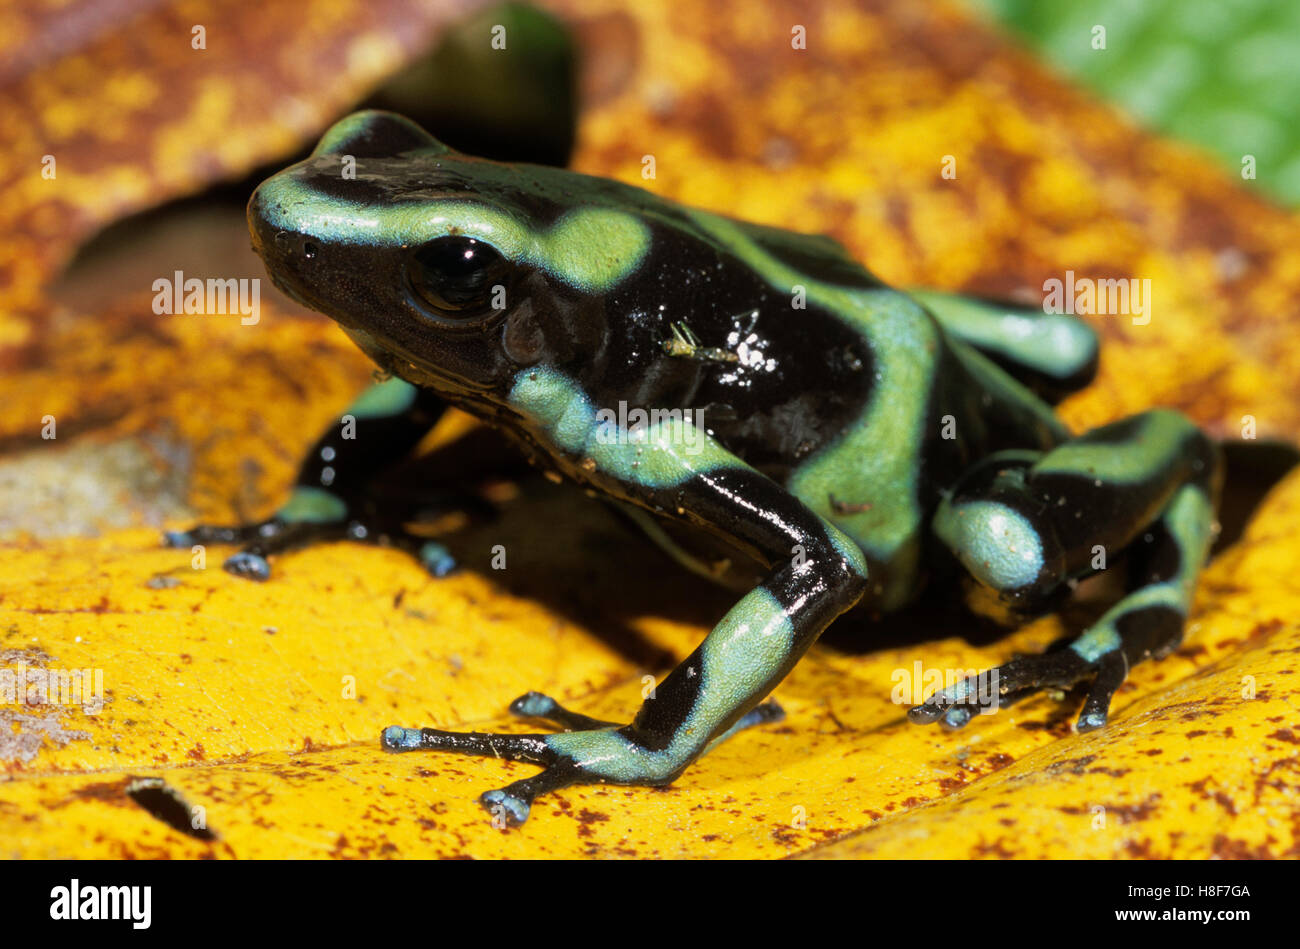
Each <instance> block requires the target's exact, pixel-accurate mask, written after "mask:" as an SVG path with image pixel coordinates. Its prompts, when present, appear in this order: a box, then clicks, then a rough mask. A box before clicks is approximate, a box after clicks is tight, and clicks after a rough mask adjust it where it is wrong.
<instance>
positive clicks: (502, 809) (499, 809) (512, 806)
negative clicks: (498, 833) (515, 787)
mask: <svg viewBox="0 0 1300 949" xmlns="http://www.w3.org/2000/svg"><path fill="white" fill-rule="evenodd" d="M478 802H479V803H480V804H482V805H483V809H484V810H486V811H487V812H488V813H489V814H491V815H492V817H493V819H496V818H503V819H504V820H505V822H506V823H507V824H512V825H514V826H516V827H517V826H518V825H520V824H522V823H523V822H524V821H526V820H528V814H529V812H530V811H532V808H533V802H532V799H531V798H528V799H525V798H523V797H520V796H519V795H518V794H512V793H511V792H510V789H509V788H500V789H498V790H495V791H486V792H484V793H483V794H481V795H480V796H479V799H478Z"/></svg>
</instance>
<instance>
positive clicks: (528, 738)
mask: <svg viewBox="0 0 1300 949" xmlns="http://www.w3.org/2000/svg"><path fill="white" fill-rule="evenodd" d="M510 711H511V712H513V713H515V714H516V715H520V716H523V717H526V718H539V719H543V720H545V721H549V722H553V723H554V724H556V725H559V726H560V727H561V728H564V729H566V730H565V731H562V732H557V733H554V734H550V735H501V734H494V733H491V732H448V731H442V730H441V729H437V728H403V727H401V726H400V725H390V726H389V727H388V728H385V729H384V731H383V735H382V737H381V739H380V743H381V745H382V746H383V748H384V750H385V751H392V752H402V751H452V752H458V753H460V754H465V755H476V756H479V757H487V758H504V759H506V760H507V761H527V762H529V763H530V764H539V765H543V766H544V768H545V770H543V771H542V772H541V773H540V774H535V775H533V776H531V777H528V778H524V779H523V780H520V781H515V782H514V783H513V784H509V785H507V786H506V787H504V788H498V789H496V790H492V791H488V792H486V793H484V794H483V795H482V796H480V797H479V803H480V804H481V805H482V806H483V807H484V809H486V810H487V811H488V812H489V813H491V814H492V816H493V817H494V818H499V819H502V820H504V821H505V823H507V824H515V825H518V824H522V823H523V822H524V821H526V820H527V819H528V814H529V811H530V809H531V808H532V803H533V800H534V799H535V798H536V797H537V796H538V795H539V794H545V793H547V792H548V791H555V790H558V789H560V788H564V787H568V786H569V785H571V784H590V783H600V782H606V781H608V782H610V783H615V784H643V785H652V786H653V785H663V784H668V783H670V782H671V781H672V780H673V779H674V778H675V777H676V776H677V774H678V773H680V771H681V770H682V768H684V767H685V766H686V764H687V763H688V762H689V760H690V759H689V758H685V759H684V760H678V756H675V755H674V754H673V753H672V752H671V751H669V750H667V749H651V748H647V747H645V746H644V745H642V744H640V743H639V742H637V741H636V740H635V739H633V738H632V737H631V736H630V735H629V734H628V731H629V729H630V727H631V726H627V727H624V728H619V727H618V726H616V725H615V724H613V723H612V722H606V721H602V720H601V719H597V718H592V717H590V716H588V715H583V714H581V713H579V712H573V711H570V710H569V709H566V708H564V707H563V706H562V705H560V704H559V703H558V702H556V701H555V700H554V699H553V698H551V697H550V696H548V695H543V694H541V693H540V692H529V693H527V694H525V695H521V696H520V697H519V698H517V699H515V700H514V701H513V702H511V703H510ZM784 717H785V713H784V712H783V711H782V709H781V706H779V705H777V704H776V702H774V701H768V702H765V703H763V704H762V705H759V706H757V707H756V708H754V709H752V710H751V711H749V712H748V713H746V714H745V715H744V716H742V717H741V718H740V719H739V720H738V721H737V722H736V723H735V724H734V725H732V726H731V728H729V729H727V731H726V732H724V733H723V734H722V735H720V736H718V737H717V738H716V739H714V740H713V741H712V742H711V743H710V744H709V746H708V747H709V748H713V747H715V746H716V745H718V744H720V743H721V742H723V741H726V740H727V739H728V738H730V737H731V736H732V735H734V734H735V733H736V732H738V731H740V730H741V729H744V728H749V727H751V726H753V725H759V724H764V723H767V722H775V721H780V720H781V719H782V718H784Z"/></svg>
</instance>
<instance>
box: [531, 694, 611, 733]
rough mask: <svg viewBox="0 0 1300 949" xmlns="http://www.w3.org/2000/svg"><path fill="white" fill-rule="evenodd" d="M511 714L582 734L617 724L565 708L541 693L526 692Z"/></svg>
mask: <svg viewBox="0 0 1300 949" xmlns="http://www.w3.org/2000/svg"><path fill="white" fill-rule="evenodd" d="M510 712H511V714H513V715H518V716H520V717H521V718H539V719H541V720H542V721H546V722H551V723H552V724H555V725H558V726H559V727H560V728H563V729H564V730H565V731H571V732H580V731H589V730H591V729H593V728H615V727H617V723H615V722H607V721H604V720H602V719H599V718H592V717H591V716H590V715H583V714H582V713H581V712H573V711H570V710H569V709H567V708H565V707H564V706H563V705H561V704H560V703H559V702H557V701H555V699H553V698H551V697H550V696H549V695H543V694H542V693H541V692H526V693H524V694H523V695H521V696H519V698H517V699H515V700H514V701H513V702H511V703H510Z"/></svg>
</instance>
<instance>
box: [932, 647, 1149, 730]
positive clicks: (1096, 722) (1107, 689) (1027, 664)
mask: <svg viewBox="0 0 1300 949" xmlns="http://www.w3.org/2000/svg"><path fill="white" fill-rule="evenodd" d="M1127 674H1128V663H1127V662H1126V661H1125V659H1124V653H1123V652H1122V651H1116V652H1114V653H1110V654H1108V655H1106V656H1103V657H1101V658H1100V659H1098V660H1096V661H1089V660H1088V659H1085V658H1084V657H1083V656H1081V655H1080V654H1079V653H1078V652H1076V651H1075V650H1074V649H1061V650H1058V651H1056V652H1050V653H1045V654H1043V655H1040V656H1019V657H1017V658H1015V659H1012V660H1011V661H1010V662H1008V663H1006V664H1004V665H1001V666H998V667H997V668H995V669H990V670H989V671H987V672H982V673H980V674H979V675H976V676H971V677H969V678H966V679H963V680H961V681H960V682H957V683H954V684H953V685H951V686H949V687H948V688H946V689H940V690H939V691H938V692H936V693H934V695H932V696H930V697H929V698H928V699H926V700H925V701H924V702H922V703H921V704H920V705H917V706H916V707H914V708H912V709H911V710H909V711H908V713H907V717H908V718H909V719H911V720H912V721H913V722H915V723H916V724H918V725H927V724H929V723H931V722H942V723H943V725H944V726H946V727H948V728H961V727H963V726H964V725H966V724H967V723H968V722H969V721H970V720H971V718H973V717H974V716H975V715H977V714H981V713H992V712H994V711H997V710H998V709H1000V708H1005V707H1006V706H1009V705H1011V704H1013V703H1015V702H1018V701H1019V700H1021V699H1023V698H1025V697H1027V696H1029V695H1032V694H1034V693H1035V692H1039V691H1042V690H1044V689H1070V688H1073V687H1074V686H1075V685H1076V684H1078V683H1079V682H1082V681H1084V680H1086V679H1091V680H1092V684H1091V686H1090V687H1089V689H1088V696H1087V698H1086V699H1085V700H1084V705H1083V712H1082V714H1081V715H1080V716H1079V724H1078V729H1079V731H1088V730H1089V729H1092V728H1100V727H1101V726H1102V725H1104V724H1105V723H1106V715H1107V710H1108V709H1109V708H1110V701H1111V698H1112V697H1113V696H1114V694H1115V690H1116V689H1118V688H1119V687H1120V685H1121V684H1122V683H1123V681H1124V677H1125V676H1126V675H1127Z"/></svg>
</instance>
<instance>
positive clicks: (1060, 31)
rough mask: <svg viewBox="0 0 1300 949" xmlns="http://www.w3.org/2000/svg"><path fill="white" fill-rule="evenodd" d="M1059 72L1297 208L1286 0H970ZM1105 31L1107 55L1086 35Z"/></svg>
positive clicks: (1297, 11) (1297, 125)
mask: <svg viewBox="0 0 1300 949" xmlns="http://www.w3.org/2000/svg"><path fill="white" fill-rule="evenodd" d="M970 2H971V3H972V4H973V5H975V6H976V7H978V8H979V9H982V10H983V11H985V12H986V13H988V14H990V15H991V16H993V17H994V18H996V19H998V20H1000V21H1001V22H1002V23H1003V24H1004V25H1005V26H1007V27H1009V28H1010V29H1011V30H1013V31H1014V32H1016V33H1018V34H1019V35H1020V36H1022V37H1023V38H1024V39H1025V40H1027V41H1028V42H1029V44H1030V45H1031V46H1032V47H1033V48H1034V49H1036V50H1037V51H1038V52H1039V53H1040V54H1041V55H1042V56H1043V58H1044V59H1046V60H1047V61H1048V62H1050V63H1051V64H1052V65H1053V66H1055V67H1056V68H1057V69H1060V70H1062V71H1063V72H1065V73H1067V74H1069V75H1071V76H1072V77H1074V78H1075V79H1077V80H1079V81H1081V82H1082V83H1084V84H1085V85H1087V86H1089V87H1090V88H1092V89H1093V90H1094V91H1096V92H1098V93H1100V94H1101V95H1103V96H1105V97H1107V98H1110V99H1113V100H1115V101H1117V102H1119V103H1120V104H1121V105H1123V106H1124V107H1125V108H1126V109H1128V110H1129V111H1130V112H1132V113H1134V114H1135V115H1136V116H1138V117H1139V118H1140V119H1142V120H1143V121H1144V122H1146V123H1147V124H1148V125H1150V126H1151V127H1153V128H1155V129H1158V130H1160V131H1162V132H1164V133H1165V134H1168V135H1173V136H1176V137H1179V138H1183V139H1186V140H1187V141H1190V142H1194V143H1196V144H1198V145H1200V146H1202V147H1204V148H1207V149H1209V150H1210V151H1212V152H1214V153H1215V154H1217V155H1219V156H1220V157H1221V158H1222V159H1223V160H1224V162H1225V163H1227V165H1228V166H1229V169H1230V171H1231V172H1232V173H1233V174H1241V171H1242V160H1243V157H1244V156H1247V155H1253V156H1254V157H1255V160H1256V169H1255V174H1256V176H1257V177H1256V181H1255V182H1254V183H1255V184H1257V185H1259V186H1260V187H1262V188H1264V189H1265V190H1266V191H1268V192H1270V193H1271V194H1272V195H1273V196H1274V197H1278V198H1282V199H1283V200H1286V201H1289V202H1292V203H1295V202H1300V121H1297V102H1300V3H1297V2H1295V0H1074V2H1070V3H1043V2H1041V0H970ZM1097 26H1102V27H1105V48H1104V49H1095V48H1094V42H1093V40H1094V29H1095V27H1097Z"/></svg>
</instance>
